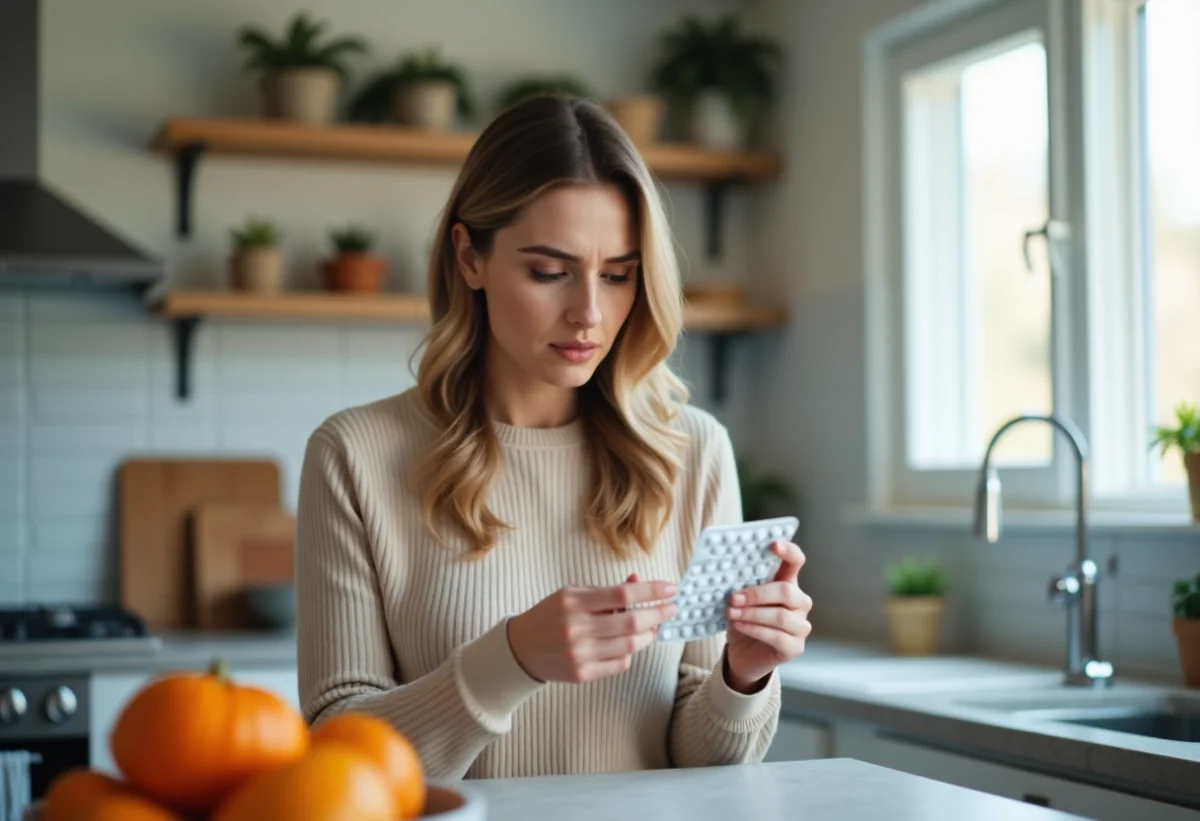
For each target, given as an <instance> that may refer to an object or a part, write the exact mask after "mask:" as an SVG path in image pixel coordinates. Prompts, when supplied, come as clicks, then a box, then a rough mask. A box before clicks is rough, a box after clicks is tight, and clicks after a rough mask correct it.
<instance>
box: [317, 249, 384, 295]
mask: <svg viewBox="0 0 1200 821" xmlns="http://www.w3.org/2000/svg"><path fill="white" fill-rule="evenodd" d="M386 268H387V266H386V263H385V261H384V259H383V257H379V256H375V255H374V254H364V253H349V252H347V253H343V254H338V255H337V256H336V257H333V258H332V259H327V260H325V262H324V263H322V265H321V272H322V273H323V274H324V276H325V288H326V289H327V290H330V291H354V292H359V293H376V292H378V291H381V290H383V277H384V274H385V273H386Z"/></svg>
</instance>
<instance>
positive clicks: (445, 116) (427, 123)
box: [395, 80, 458, 131]
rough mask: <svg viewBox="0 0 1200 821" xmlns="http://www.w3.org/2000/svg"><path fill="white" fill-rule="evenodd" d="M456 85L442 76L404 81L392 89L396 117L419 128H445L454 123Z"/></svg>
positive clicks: (447, 129)
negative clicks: (401, 84)
mask: <svg viewBox="0 0 1200 821" xmlns="http://www.w3.org/2000/svg"><path fill="white" fill-rule="evenodd" d="M457 103H458V88H457V87H456V86H455V85H454V83H451V82H448V81H445V80H430V81H426V82H418V83H405V84H404V85H403V86H401V87H400V88H399V89H397V90H396V100H395V104H396V120H397V121H398V122H399V123H400V124H401V125H407V126H412V127H413V128H418V129H421V130H422V131H449V130H450V129H451V128H452V127H453V126H454V114H455V106H456V105H457Z"/></svg>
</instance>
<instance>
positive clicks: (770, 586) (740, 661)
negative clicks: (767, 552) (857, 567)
mask: <svg viewBox="0 0 1200 821" xmlns="http://www.w3.org/2000/svg"><path fill="white" fill-rule="evenodd" d="M771 549H772V550H773V551H774V552H775V554H776V555H778V556H779V557H780V559H782V561H783V563H782V564H781V565H780V566H779V571H778V572H777V573H776V574H775V578H774V579H772V580H771V581H769V582H767V583H766V584H760V585H757V586H755V587H748V588H746V589H745V590H741V591H739V592H737V593H734V594H733V596H732V597H731V598H730V606H729V608H728V609H727V611H726V616H727V618H728V619H729V630H728V631H727V633H726V639H725V656H726V663H727V665H728V666H727V668H726V670H725V672H724V675H725V680H726V682H727V683H728V684H729V686H730V687H732V688H733V689H734V690H737V691H738V692H741V693H750V692H753V691H755V690H757V689H759V688H760V687H761V682H762V679H764V678H765V677H766V676H768V675H770V673H771V671H772V670H774V669H775V668H776V667H778V666H779V665H780V664H783V663H784V662H785V661H791V660H792V659H794V658H796V657H797V656H799V655H800V654H801V653H803V652H804V640H805V639H806V638H808V634H809V633H811V632H812V625H811V624H809V622H808V613H809V611H810V610H812V604H813V602H812V599H810V598H809V597H808V596H807V595H805V594H804V592H803V591H802V590H801V589H800V587H799V585H798V584H797V583H796V579H797V577H798V576H799V575H800V568H801V567H803V566H804V553H803V552H802V551H801V550H800V548H799V547H797V546H796V545H794V544H792V543H791V542H776V543H775V544H774V545H772V546H771Z"/></svg>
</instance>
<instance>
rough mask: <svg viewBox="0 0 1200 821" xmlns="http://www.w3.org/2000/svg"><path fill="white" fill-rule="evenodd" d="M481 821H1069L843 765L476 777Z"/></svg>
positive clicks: (471, 785) (857, 764) (473, 786)
mask: <svg viewBox="0 0 1200 821" xmlns="http://www.w3.org/2000/svg"><path fill="white" fill-rule="evenodd" d="M463 786H464V787H465V788H467V789H469V790H471V791H473V792H475V793H477V794H479V795H481V796H482V797H483V799H484V801H485V802H486V805H487V819H488V821H527V820H528V819H530V818H556V819H557V818H570V819H572V821H607V820H608V819H614V821H616V819H625V818H654V819H657V820H658V821H670V819H687V821H710V819H711V821H728V819H754V821H783V819H789V820H790V819H797V818H810V819H830V818H836V819H838V820H839V821H858V819H862V821H867V820H868V819H869V820H870V821H875V819H879V818H888V819H894V821H943V819H944V821H962V819H965V818H973V819H989V818H995V819H1000V818H1003V819H1005V821H1055V819H1067V818H1078V817H1079V816H1073V815H1066V814H1064V813H1061V812H1057V811H1054V810H1049V809H1044V808H1041V807H1036V806H1033V805H1031V804H1024V803H1021V802H1019V801H1013V800H1010V799H1007V798H999V797H997V796H994V795H988V794H987V793H982V792H977V791H975V790H968V789H964V788H962V787H955V786H952V785H950V784H944V783H942V782H940V781H934V780H931V779H928V778H921V777H919V776H915V775H909V774H907V773H901V772H897V771H896V770H890V769H887V768H884V767H877V766H875V765H873V764H865V763H863V762H861V761H854V760H850V759H839V758H829V759H822V760H819V761H787V762H777V763H771V764H755V765H746V766H735V767H703V768H694V769H682V770H650V771H642V772H632V773H603V774H597V775H567V776H543V777H537V778H510V779H484V780H479V781H466V782H463Z"/></svg>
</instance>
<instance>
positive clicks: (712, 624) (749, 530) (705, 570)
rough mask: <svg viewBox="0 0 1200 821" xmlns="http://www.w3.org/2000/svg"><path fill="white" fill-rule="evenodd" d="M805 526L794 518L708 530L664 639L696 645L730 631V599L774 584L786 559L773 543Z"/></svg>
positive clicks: (685, 577)
mask: <svg viewBox="0 0 1200 821" xmlns="http://www.w3.org/2000/svg"><path fill="white" fill-rule="evenodd" d="M799 524H800V522H799V520H797V519H796V518H795V517H792V516H782V517H779V518H777V519H762V520H759V521H755V522H745V523H743V524H735V525H717V526H714V527H708V528H705V529H704V531H703V532H702V533H701V534H700V539H699V541H698V543H697V544H696V549H695V552H694V553H693V554H692V561H691V563H690V564H689V565H688V569H687V571H686V572H685V573H684V574H683V578H682V579H681V580H680V582H679V593H678V594H677V595H676V596H675V603H676V604H678V605H679V612H678V613H676V614H675V616H674V617H673V618H671V619H670V620H669V621H665V622H663V623H662V624H661V625H660V626H659V628H658V640H659V641H690V640H692V639H698V638H704V637H705V636H711V635H713V634H714V633H719V632H721V631H722V630H726V629H728V627H729V622H728V620H727V619H726V618H725V610H726V608H728V607H729V597H730V596H732V595H733V594H734V593H736V592H737V591H739V590H744V589H745V588H747V587H754V586H756V585H760V584H764V583H766V582H769V581H770V580H771V579H772V578H773V577H774V576H775V573H776V572H777V571H778V570H779V564H780V559H779V557H778V556H777V555H775V553H774V552H772V551H771V545H772V543H774V542H776V541H778V540H781V539H782V540H784V541H790V540H791V538H792V536H793V535H795V533H796V528H797V527H798V526H799Z"/></svg>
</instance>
